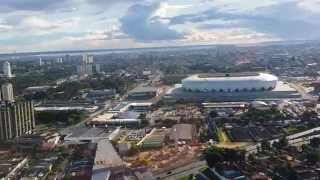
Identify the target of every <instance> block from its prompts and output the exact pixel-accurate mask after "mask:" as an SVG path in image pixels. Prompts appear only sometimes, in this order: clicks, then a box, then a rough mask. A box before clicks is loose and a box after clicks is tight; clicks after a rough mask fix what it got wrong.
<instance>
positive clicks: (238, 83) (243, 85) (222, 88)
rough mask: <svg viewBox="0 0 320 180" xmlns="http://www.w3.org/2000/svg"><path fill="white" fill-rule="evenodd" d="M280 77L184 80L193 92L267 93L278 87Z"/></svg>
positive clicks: (196, 77)
mask: <svg viewBox="0 0 320 180" xmlns="http://www.w3.org/2000/svg"><path fill="white" fill-rule="evenodd" d="M277 82H278V77H276V76H274V75H272V74H267V73H231V74H201V75H199V74H197V75H192V76H190V77H188V78H186V79H184V80H182V88H183V89H184V90H187V91H191V92H246V91H266V90H272V89H274V88H275V87H276V85H277Z"/></svg>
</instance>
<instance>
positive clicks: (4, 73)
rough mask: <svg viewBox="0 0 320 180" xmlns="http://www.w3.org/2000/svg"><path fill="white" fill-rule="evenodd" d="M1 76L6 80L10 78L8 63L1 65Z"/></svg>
mask: <svg viewBox="0 0 320 180" xmlns="http://www.w3.org/2000/svg"><path fill="white" fill-rule="evenodd" d="M3 75H4V77H7V78H12V77H13V75H12V73H11V65H10V63H9V62H8V61H6V62H4V63H3Z"/></svg>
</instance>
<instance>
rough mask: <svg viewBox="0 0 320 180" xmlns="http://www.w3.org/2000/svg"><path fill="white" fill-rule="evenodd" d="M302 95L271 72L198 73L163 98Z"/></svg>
mask: <svg viewBox="0 0 320 180" xmlns="http://www.w3.org/2000/svg"><path fill="white" fill-rule="evenodd" d="M300 98H301V94H300V93H299V92H298V91H297V90H296V89H294V88H292V87H290V86H289V85H288V84H286V83H284V82H282V81H280V80H279V79H278V77H277V76H274V75H272V74H268V73H260V72H250V73H230V74H220V73H218V74H197V75H192V76H189V77H187V78H186V79H183V80H182V83H181V84H176V85H175V87H173V88H171V89H169V90H168V91H167V92H166V94H165V95H164V100H165V101H167V102H175V101H188V102H227V101H229V102H230V101H255V100H266V101H268V100H271V101H274V100H281V99H300Z"/></svg>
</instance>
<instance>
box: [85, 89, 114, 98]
mask: <svg viewBox="0 0 320 180" xmlns="http://www.w3.org/2000/svg"><path fill="white" fill-rule="evenodd" d="M116 94H117V93H116V90H115V89H103V90H90V91H89V92H88V95H87V98H89V99H93V100H104V99H106V98H113V97H115V96H116Z"/></svg>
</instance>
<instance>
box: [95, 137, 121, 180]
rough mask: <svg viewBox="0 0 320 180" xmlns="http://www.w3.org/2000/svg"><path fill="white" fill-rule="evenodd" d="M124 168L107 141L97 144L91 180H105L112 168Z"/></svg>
mask: <svg viewBox="0 0 320 180" xmlns="http://www.w3.org/2000/svg"><path fill="white" fill-rule="evenodd" d="M115 167H122V168H123V167H124V164H123V162H122V160H121V158H120V156H119V155H118V153H117V152H116V151H115V149H114V148H113V146H112V144H111V142H110V141H109V140H108V139H103V140H101V141H99V142H98V143H97V150H96V156H95V159H94V165H93V168H92V177H91V179H92V180H101V179H103V180H107V179H109V178H110V175H111V172H112V170H111V169H112V168H115Z"/></svg>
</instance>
